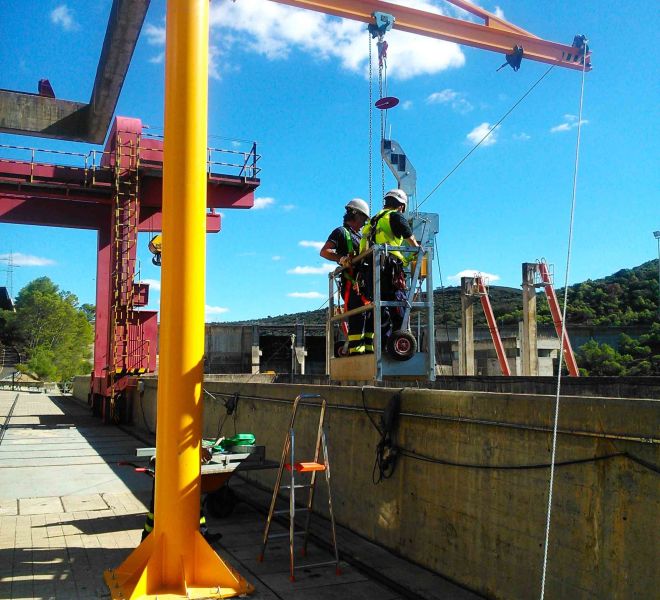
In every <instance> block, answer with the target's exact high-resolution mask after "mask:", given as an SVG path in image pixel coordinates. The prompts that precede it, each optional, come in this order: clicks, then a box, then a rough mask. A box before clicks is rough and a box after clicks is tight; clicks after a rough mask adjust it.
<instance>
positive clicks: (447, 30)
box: [272, 0, 591, 71]
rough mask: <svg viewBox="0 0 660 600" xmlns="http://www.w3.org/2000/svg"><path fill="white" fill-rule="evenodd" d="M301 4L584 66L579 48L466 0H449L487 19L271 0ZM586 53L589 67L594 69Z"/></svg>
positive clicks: (368, 2) (338, 1) (376, 1)
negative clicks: (377, 16) (383, 17)
mask: <svg viewBox="0 0 660 600" xmlns="http://www.w3.org/2000/svg"><path fill="white" fill-rule="evenodd" d="M272 1H273V2H278V3H279V4H286V5H289V6H295V7H298V8H307V9H309V10H314V11H317V12H322V13H325V14H329V15H334V16H336V17H343V18H346V19H352V20H355V21H362V22H363V23H373V22H374V18H373V13H375V12H383V13H387V14H391V15H392V16H394V17H395V19H396V21H395V23H394V29H399V30H401V31H407V32H409V33H414V34H417V35H423V36H426V37H432V38H437V39H440V40H445V41H448V42H454V43H457V44H463V45H465V46H472V47H474V48H481V49H482V50H490V51H492V52H498V53H501V54H510V53H511V52H512V51H513V49H514V48H515V47H516V46H521V47H522V48H523V49H524V58H527V59H529V60H534V61H538V62H543V63H548V64H551V65H556V66H560V67H566V68H568V69H576V70H580V71H581V70H582V69H583V65H582V60H581V55H580V54H579V49H578V48H575V47H573V46H570V45H566V44H558V43H556V42H549V41H546V40H543V39H541V38H539V37H536V36H535V35H532V34H530V33H528V32H526V31H525V30H524V29H521V28H520V27H517V26H516V25H513V24H512V23H509V22H508V21H505V20H504V19H500V18H499V17H497V16H496V15H493V14H491V13H488V12H487V11H484V10H482V9H480V8H479V7H477V6H474V5H472V4H470V3H469V2H465V1H464V0H462V1H459V0H448V1H449V2H451V3H453V4H456V5H457V6H460V7H461V8H463V9H464V10H468V11H469V12H471V13H472V14H474V15H477V16H479V17H481V18H483V19H484V21H485V23H484V24H480V23H472V22H470V21H463V20H460V19H454V18H451V17H445V16H443V15H439V14H436V13H430V12H427V11H423V10H419V9H416V8H411V7H408V6H401V5H399V4H392V3H390V2H383V1H382V0H332V1H330V0H272ZM590 56H591V54H590V53H589V55H588V56H587V65H586V70H587V71H589V70H591V63H590V60H589V57H590Z"/></svg>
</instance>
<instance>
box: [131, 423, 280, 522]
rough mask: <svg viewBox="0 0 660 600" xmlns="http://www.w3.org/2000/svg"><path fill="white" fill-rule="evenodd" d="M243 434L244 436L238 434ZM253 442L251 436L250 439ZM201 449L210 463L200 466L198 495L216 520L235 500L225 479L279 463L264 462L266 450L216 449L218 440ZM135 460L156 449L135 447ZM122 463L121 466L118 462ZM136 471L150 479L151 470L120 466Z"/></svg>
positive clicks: (225, 514) (241, 446) (150, 455)
mask: <svg viewBox="0 0 660 600" xmlns="http://www.w3.org/2000/svg"><path fill="white" fill-rule="evenodd" d="M239 435H246V434H239ZM252 439H253V440H254V437H252ZM203 447H204V448H209V449H213V450H214V452H213V454H212V457H211V460H210V461H208V462H206V463H203V464H202V466H201V476H202V490H201V492H202V494H205V495H206V497H205V499H204V508H205V509H206V511H208V513H209V514H210V515H212V516H214V517H217V518H226V517H228V516H229V515H231V513H232V512H233V510H234V507H235V506H236V502H237V498H236V495H235V494H234V492H233V491H232V489H231V488H230V487H229V486H228V482H229V479H231V477H232V475H233V474H234V473H236V472H238V471H257V470H261V469H276V468H277V467H278V466H279V464H278V463H276V462H275V461H272V460H266V447H265V446H257V445H248V444H238V445H233V446H227V448H230V449H231V451H229V449H228V450H223V451H215V450H216V449H218V450H220V449H221V448H222V446H220V445H219V440H216V441H214V440H205V441H203ZM136 456H137V457H138V458H149V459H152V458H154V457H155V456H156V448H138V449H137V450H136ZM120 464H122V463H120ZM123 464H127V465H131V466H133V467H135V468H136V471H140V472H144V473H147V474H150V475H151V476H154V471H153V469H148V468H145V467H142V466H138V465H134V464H132V463H123Z"/></svg>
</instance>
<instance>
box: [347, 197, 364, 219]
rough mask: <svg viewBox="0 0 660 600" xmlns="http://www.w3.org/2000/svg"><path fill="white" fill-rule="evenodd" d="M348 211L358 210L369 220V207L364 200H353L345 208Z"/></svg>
mask: <svg viewBox="0 0 660 600" xmlns="http://www.w3.org/2000/svg"><path fill="white" fill-rule="evenodd" d="M345 208H346V209H352V210H356V211H357V212H359V213H362V214H363V215H364V216H365V217H367V219H368V218H369V205H368V204H367V203H366V202H365V201H364V200H362V198H353V200H351V201H350V202H349V203H348V204H347V205H346V207H345Z"/></svg>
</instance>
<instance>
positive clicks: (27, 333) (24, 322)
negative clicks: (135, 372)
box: [0, 277, 94, 380]
mask: <svg viewBox="0 0 660 600" xmlns="http://www.w3.org/2000/svg"><path fill="white" fill-rule="evenodd" d="M14 305H15V307H16V312H15V313H11V312H9V311H2V312H3V314H2V315H0V327H2V328H3V332H2V336H3V337H5V338H10V339H11V340H12V342H13V344H14V345H16V346H17V347H18V348H19V349H20V350H21V351H23V352H25V354H26V355H27V361H26V362H25V364H24V365H22V366H23V368H24V369H25V370H27V371H31V372H33V373H35V374H36V375H37V376H38V377H40V378H42V379H49V380H66V379H70V378H71V377H73V376H74V375H77V374H81V373H86V372H89V370H90V369H91V364H90V362H89V359H90V357H91V344H92V342H93V340H94V331H93V328H92V325H91V324H90V321H89V316H90V314H91V313H90V305H84V307H79V305H78V298H77V297H76V296H75V295H74V294H72V293H70V292H65V291H60V290H59V288H58V286H57V285H55V284H54V283H53V282H52V281H51V280H50V279H49V278H48V277H40V278H39V279H35V280H34V281H32V282H30V283H28V284H27V285H26V286H25V287H24V288H23V289H22V290H21V291H20V292H19V294H18V296H17V297H16V302H15V304H14ZM92 308H93V307H92Z"/></svg>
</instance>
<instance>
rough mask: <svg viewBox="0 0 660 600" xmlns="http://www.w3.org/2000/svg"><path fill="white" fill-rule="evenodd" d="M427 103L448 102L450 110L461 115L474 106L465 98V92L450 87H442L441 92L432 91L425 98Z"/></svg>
mask: <svg viewBox="0 0 660 600" xmlns="http://www.w3.org/2000/svg"><path fill="white" fill-rule="evenodd" d="M426 103H427V104H448V105H449V106H451V108H452V110H454V111H455V112H457V113H460V114H462V115H465V114H467V113H469V112H471V111H472V110H474V106H473V105H472V103H471V102H469V101H468V100H467V99H466V98H465V94H463V93H462V92H457V91H456V90H452V89H450V88H447V89H444V90H442V91H441V92H434V93H433V94H430V95H429V96H428V97H427V98H426Z"/></svg>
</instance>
